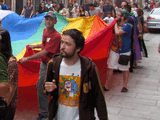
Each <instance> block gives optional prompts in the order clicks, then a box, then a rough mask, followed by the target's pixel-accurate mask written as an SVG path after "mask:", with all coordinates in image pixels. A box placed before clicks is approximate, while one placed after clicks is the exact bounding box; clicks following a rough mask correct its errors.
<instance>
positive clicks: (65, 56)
mask: <svg viewBox="0 0 160 120" xmlns="http://www.w3.org/2000/svg"><path fill="white" fill-rule="evenodd" d="M62 51H63V52H64V53H65V55H63V53H60V55H61V57H64V58H67V59H69V58H72V57H73V56H74V55H75V53H76V49H74V51H73V53H71V54H68V53H67V52H66V51H64V50H63V49H62Z"/></svg>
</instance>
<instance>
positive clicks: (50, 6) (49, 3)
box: [46, 0, 53, 10]
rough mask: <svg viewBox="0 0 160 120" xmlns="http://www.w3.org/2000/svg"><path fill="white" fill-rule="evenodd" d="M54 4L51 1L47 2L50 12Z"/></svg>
mask: <svg viewBox="0 0 160 120" xmlns="http://www.w3.org/2000/svg"><path fill="white" fill-rule="evenodd" d="M52 6H53V4H52V3H51V1H50V0H47V4H46V7H47V8H48V10H50V9H51V8H52Z"/></svg>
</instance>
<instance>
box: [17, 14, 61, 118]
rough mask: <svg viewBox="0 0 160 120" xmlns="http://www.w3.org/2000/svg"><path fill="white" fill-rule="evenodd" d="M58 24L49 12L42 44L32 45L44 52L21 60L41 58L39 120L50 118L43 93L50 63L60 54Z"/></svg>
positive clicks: (53, 15) (46, 98)
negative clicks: (56, 25) (54, 56)
mask: <svg viewBox="0 0 160 120" xmlns="http://www.w3.org/2000/svg"><path fill="white" fill-rule="evenodd" d="M56 23H57V17H56V15H55V14H54V13H53V12H48V13H47V14H46V15H45V26H46V28H45V29H44V31H43V39H42V44H39V45H30V48H32V49H34V48H42V50H41V51H40V52H38V53H36V54H34V55H31V56H28V57H24V58H22V59H20V62H21V63H23V62H27V61H29V60H33V59H38V58H41V59H42V62H41V64H40V71H39V80H38V82H37V90H38V104H39V109H40V114H39V117H38V118H37V120H42V119H43V120H47V118H48V96H47V95H46V94H45V93H44V92H43V83H44V80H45V76H46V70H47V64H48V61H49V60H50V59H51V58H52V57H53V55H54V54H56V53H59V51H60V49H59V45H60V40H61V35H60V34H59V33H58V32H57V31H56V30H55V28H54V25H55V24H56Z"/></svg>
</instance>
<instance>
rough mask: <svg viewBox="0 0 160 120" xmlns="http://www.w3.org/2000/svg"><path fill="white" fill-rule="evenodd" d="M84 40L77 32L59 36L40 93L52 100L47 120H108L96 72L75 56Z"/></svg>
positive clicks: (92, 65) (86, 62)
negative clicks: (55, 52)
mask: <svg viewBox="0 0 160 120" xmlns="http://www.w3.org/2000/svg"><path fill="white" fill-rule="evenodd" d="M84 42H85V40H84V37H83V35H82V33H81V32H80V31H78V30H77V29H70V30H66V31H64V32H63V33H62V39H61V44H60V55H55V56H54V57H53V59H51V60H50V62H49V64H48V69H47V76H46V81H45V84H44V89H45V90H44V91H45V92H46V93H47V94H50V95H51V96H53V97H52V99H51V101H50V104H49V120H53V119H56V120H95V116H94V108H96V110H97V113H98V117H99V120H108V114H107V109H106V103H105V98H104V95H103V88H102V85H101V81H100V77H99V74H98V69H97V67H96V65H95V64H94V63H93V62H92V60H91V59H89V58H86V57H83V56H81V55H79V53H80V52H81V51H82V50H83V48H84Z"/></svg>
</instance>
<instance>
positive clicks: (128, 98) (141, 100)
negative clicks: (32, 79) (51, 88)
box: [15, 13, 160, 120]
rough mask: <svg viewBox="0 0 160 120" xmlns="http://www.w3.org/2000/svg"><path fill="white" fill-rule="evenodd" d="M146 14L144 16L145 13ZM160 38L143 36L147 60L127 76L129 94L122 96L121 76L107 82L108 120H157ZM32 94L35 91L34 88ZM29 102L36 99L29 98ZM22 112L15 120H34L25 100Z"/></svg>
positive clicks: (33, 111)
mask: <svg viewBox="0 0 160 120" xmlns="http://www.w3.org/2000/svg"><path fill="white" fill-rule="evenodd" d="M145 14H146V13H145ZM159 38H160V34H158V33H156V34H155V33H152V34H150V33H147V34H145V35H144V40H145V44H146V46H147V49H148V55H149V58H143V59H142V61H141V63H138V66H137V67H136V68H135V69H134V72H133V73H131V74H130V78H129V84H128V89H129V91H128V93H121V92H120V90H121V88H122V82H123V81H122V74H115V75H114V76H113V78H112V80H111V82H110V84H111V86H110V87H111V90H110V91H109V92H105V99H106V103H107V108H108V113H109V120H160V69H159V68H160V54H159V53H158V52H157V49H158V48H157V47H158V45H159V43H160V39H159ZM33 91H36V89H35V88H33ZM29 96H30V99H31V101H32V97H36V95H34V94H30V95H29ZM21 102H24V103H25V104H26V106H25V107H26V110H25V108H21V109H20V108H18V109H17V112H16V117H15V120H34V119H35V118H36V117H37V113H38V105H37V104H33V105H32V106H31V108H28V107H27V102H28V101H27V100H25V99H23V96H21V99H20V101H19V103H21Z"/></svg>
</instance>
